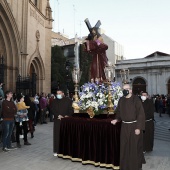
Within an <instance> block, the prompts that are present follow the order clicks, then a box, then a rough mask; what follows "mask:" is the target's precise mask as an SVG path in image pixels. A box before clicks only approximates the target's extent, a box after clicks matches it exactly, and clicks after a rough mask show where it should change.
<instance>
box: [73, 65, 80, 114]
mask: <svg viewBox="0 0 170 170" xmlns="http://www.w3.org/2000/svg"><path fill="white" fill-rule="evenodd" d="M81 74H82V72H81V71H80V69H79V68H74V69H73V71H72V78H73V82H74V83H75V84H74V87H75V90H74V92H75V94H74V101H73V104H72V107H73V108H74V113H79V111H80V107H79V105H78V102H79V96H78V87H79V82H80V78H81Z"/></svg>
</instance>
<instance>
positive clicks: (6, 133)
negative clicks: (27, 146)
mask: <svg viewBox="0 0 170 170" xmlns="http://www.w3.org/2000/svg"><path fill="white" fill-rule="evenodd" d="M13 128H14V121H13V120H4V121H3V136H2V142H3V148H5V147H11V135H12V131H13Z"/></svg>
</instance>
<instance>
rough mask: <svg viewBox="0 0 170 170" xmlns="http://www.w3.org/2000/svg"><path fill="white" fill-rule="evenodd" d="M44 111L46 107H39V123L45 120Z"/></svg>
mask: <svg viewBox="0 0 170 170" xmlns="http://www.w3.org/2000/svg"><path fill="white" fill-rule="evenodd" d="M46 111H47V109H46V108H44V109H41V112H40V122H41V123H43V122H45V119H46V118H45V116H46Z"/></svg>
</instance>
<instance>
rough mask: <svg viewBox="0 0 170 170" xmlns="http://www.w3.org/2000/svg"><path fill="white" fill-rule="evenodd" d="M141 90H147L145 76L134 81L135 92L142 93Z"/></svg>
mask: <svg viewBox="0 0 170 170" xmlns="http://www.w3.org/2000/svg"><path fill="white" fill-rule="evenodd" d="M141 91H146V82H145V80H144V79H143V78H136V79H135V80H134V81H133V94H135V95H136V94H140V92H141Z"/></svg>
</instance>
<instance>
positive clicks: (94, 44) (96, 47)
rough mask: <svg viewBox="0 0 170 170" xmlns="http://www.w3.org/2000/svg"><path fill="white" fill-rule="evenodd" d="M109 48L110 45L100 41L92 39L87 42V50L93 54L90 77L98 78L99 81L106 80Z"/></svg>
mask: <svg viewBox="0 0 170 170" xmlns="http://www.w3.org/2000/svg"><path fill="white" fill-rule="evenodd" d="M107 49H108V46H107V45H106V44H104V43H101V42H100V41H93V40H91V41H88V42H86V51H87V52H89V53H91V54H92V55H93V60H92V63H91V74H90V79H93V80H94V81H95V80H96V78H97V79H99V81H103V80H106V76H105V73H104V68H105V66H106V65H107V62H108V59H107V56H106V50H107Z"/></svg>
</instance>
